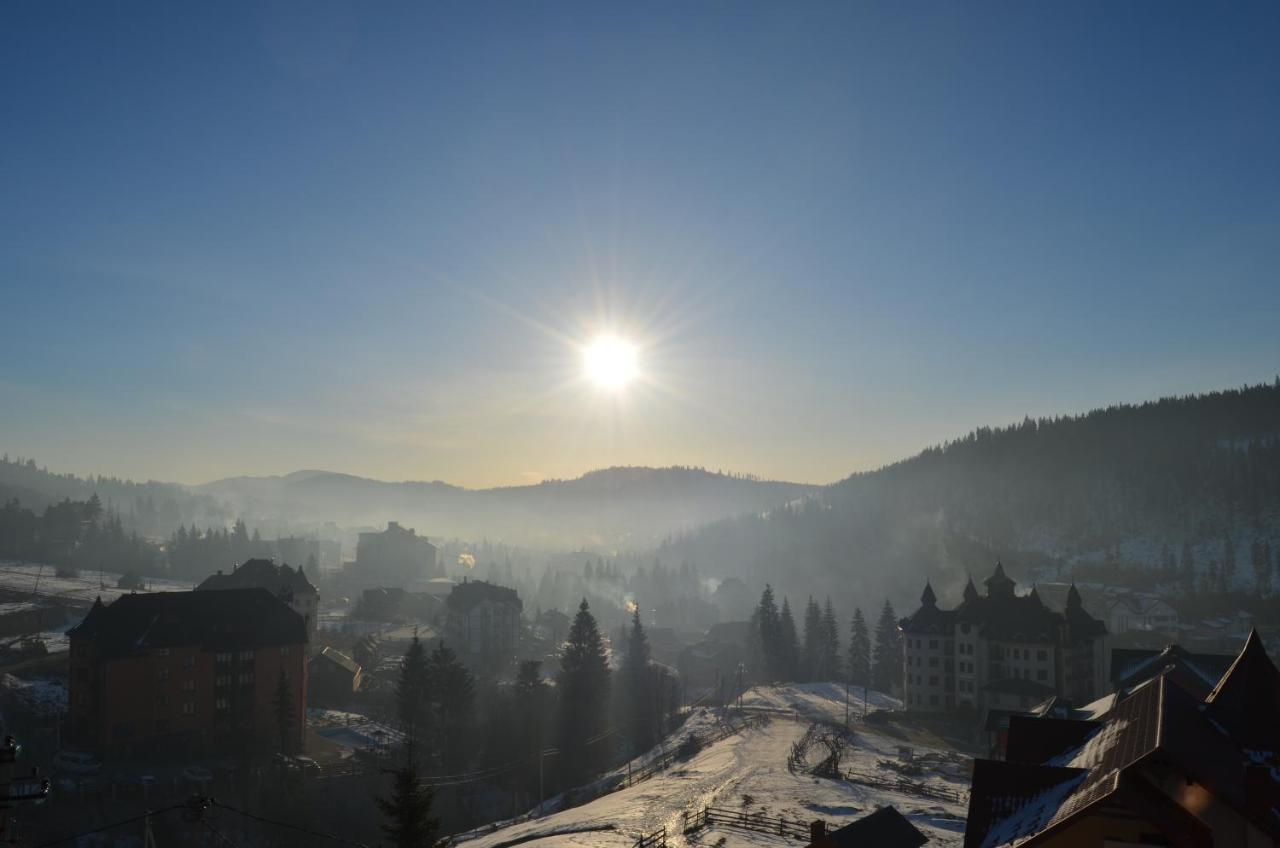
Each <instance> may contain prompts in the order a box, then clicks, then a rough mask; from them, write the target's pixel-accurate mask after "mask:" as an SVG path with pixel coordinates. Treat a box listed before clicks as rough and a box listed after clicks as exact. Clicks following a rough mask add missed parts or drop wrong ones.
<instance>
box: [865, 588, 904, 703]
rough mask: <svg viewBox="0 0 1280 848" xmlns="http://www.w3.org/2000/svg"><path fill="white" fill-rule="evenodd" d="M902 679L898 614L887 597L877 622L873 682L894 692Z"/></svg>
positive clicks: (884, 689)
mask: <svg viewBox="0 0 1280 848" xmlns="http://www.w3.org/2000/svg"><path fill="white" fill-rule="evenodd" d="M901 681H902V643H901V636H900V634H899V632H898V616H897V614H896V613H894V611H893V604H891V603H889V601H888V600H887V599H886V600H885V602H884V606H883V607H882V608H881V610H880V620H879V621H878V622H877V623H876V646H875V654H874V658H873V660H872V665H871V682H872V685H873V686H874V687H875V688H876V690H878V691H880V692H886V693H888V692H893V691H894V690H895V688H896V687H897V686H898V685H899V684H900V683H901Z"/></svg>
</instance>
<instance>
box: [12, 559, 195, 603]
mask: <svg viewBox="0 0 1280 848" xmlns="http://www.w3.org/2000/svg"><path fill="white" fill-rule="evenodd" d="M56 572H57V569H56V568H55V567H54V566H52V565H49V564H48V563H36V562H14V561H13V560H0V591H5V592H20V593H25V592H30V593H32V594H33V595H36V596H44V597H54V598H63V599H66V600H71V601H83V602H86V603H92V602H93V599H94V598H97V597H99V596H101V597H102V602H103V603H110V602H111V601H114V600H115V599H116V598H118V597H120V596H121V595H125V594H128V593H129V590H128V589H118V588H116V581H117V580H119V579H120V575H119V574H115V573H113V572H110V571H103V572H99V571H81V572H80V576H79V577H59V576H57V573H56ZM144 579H145V580H146V584H147V591H149V592H187V591H190V590H191V589H194V588H195V584H193V583H188V582H185V581H182V580H167V579H163V578H159V577H147V578H144Z"/></svg>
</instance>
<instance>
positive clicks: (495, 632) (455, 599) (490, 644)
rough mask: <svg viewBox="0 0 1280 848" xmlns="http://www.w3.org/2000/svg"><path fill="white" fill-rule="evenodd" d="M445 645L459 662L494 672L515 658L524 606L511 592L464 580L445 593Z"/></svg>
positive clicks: (495, 586)
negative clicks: (448, 645) (447, 644)
mask: <svg viewBox="0 0 1280 848" xmlns="http://www.w3.org/2000/svg"><path fill="white" fill-rule="evenodd" d="M446 609H447V616H448V617H447V619H446V624H445V641H446V642H448V643H449V644H451V645H452V646H453V647H454V648H455V649H456V650H457V651H458V656H459V657H460V658H461V659H462V660H463V662H465V663H467V664H468V665H471V666H473V667H475V668H478V669H482V670H486V671H496V670H498V669H500V668H501V667H503V666H505V665H506V664H507V663H510V662H511V661H512V660H513V659H514V658H515V653H516V639H517V637H518V636H519V635H520V613H521V611H522V610H523V609H524V604H522V603H521V602H520V596H519V595H517V594H516V590H515V589H508V588H507V587H505V586H497V585H494V584H493V583H486V582H485V581H483V580H464V581H463V582H461V583H459V584H458V585H457V586H454V587H453V591H452V592H450V593H449V599H448V601H447V603H446Z"/></svg>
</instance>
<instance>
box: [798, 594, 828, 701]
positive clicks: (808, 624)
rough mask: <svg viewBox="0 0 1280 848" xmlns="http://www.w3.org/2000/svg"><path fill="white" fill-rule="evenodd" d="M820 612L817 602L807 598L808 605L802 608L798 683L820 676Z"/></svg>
mask: <svg viewBox="0 0 1280 848" xmlns="http://www.w3.org/2000/svg"><path fill="white" fill-rule="evenodd" d="M821 643H822V610H821V609H819V608H818V602H817V601H815V600H814V599H813V596H812V595H810V596H809V603H807V604H805V608H804V650H803V651H802V652H801V655H800V662H799V668H798V669H797V674H796V679H797V680H800V681H809V680H818V679H820V678H821V676H822V659H821V652H822V648H821Z"/></svg>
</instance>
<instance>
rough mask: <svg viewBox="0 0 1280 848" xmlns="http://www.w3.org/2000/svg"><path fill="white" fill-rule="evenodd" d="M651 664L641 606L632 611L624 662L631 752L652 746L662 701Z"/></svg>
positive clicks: (641, 750)
mask: <svg viewBox="0 0 1280 848" xmlns="http://www.w3.org/2000/svg"><path fill="white" fill-rule="evenodd" d="M652 677H653V675H652V674H651V669H650V667H649V638H648V637H647V636H646V635H645V632H644V625H642V624H641V623H640V609H639V608H638V607H637V608H636V609H635V610H633V611H632V618H631V632H630V633H629V634H628V635H627V654H626V657H625V658H624V660H623V665H622V680H623V685H624V686H625V687H626V688H625V690H624V695H625V698H626V708H625V710H624V711H623V712H624V715H625V716H626V720H627V735H628V737H630V739H631V752H632V753H633V754H639V753H641V752H643V751H647V750H649V749H650V748H652V747H653V745H654V742H655V741H656V738H655V735H656V734H655V728H656V727H657V724H658V712H659V710H660V709H661V707H660V705H659V704H658V703H657V702H656V701H655V698H654V695H655V692H654V687H653V686H652Z"/></svg>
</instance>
